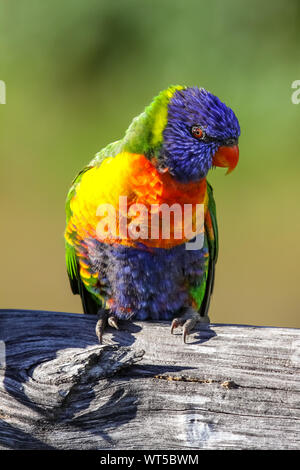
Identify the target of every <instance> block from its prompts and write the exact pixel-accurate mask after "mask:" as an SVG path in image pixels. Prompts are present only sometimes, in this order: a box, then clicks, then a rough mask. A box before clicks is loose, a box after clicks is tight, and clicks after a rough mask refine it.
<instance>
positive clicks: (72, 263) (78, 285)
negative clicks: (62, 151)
mask: <svg viewBox="0 0 300 470" xmlns="http://www.w3.org/2000/svg"><path fill="white" fill-rule="evenodd" d="M90 168H91V166H87V167H85V168H84V169H83V170H81V171H80V173H79V174H78V175H77V176H76V178H75V179H74V181H73V183H72V186H71V188H70V190H69V192H68V195H67V200H66V224H68V222H69V219H70V217H71V215H72V211H71V208H70V203H71V200H72V198H73V197H74V196H75V194H76V187H77V185H78V184H79V183H80V180H81V177H82V175H83V174H84V173H85V172H86V171H88V170H89V169H90ZM65 250H66V266H67V273H68V277H69V281H70V286H71V289H72V292H73V294H79V295H80V297H81V301H82V307H83V311H84V313H97V310H98V308H99V305H98V304H97V302H96V300H95V298H94V296H92V295H91V294H90V293H89V292H88V290H87V289H86V287H85V286H84V284H83V282H82V280H81V278H80V274H79V265H78V260H77V256H76V250H75V248H74V246H72V245H71V244H70V243H68V242H67V241H65Z"/></svg>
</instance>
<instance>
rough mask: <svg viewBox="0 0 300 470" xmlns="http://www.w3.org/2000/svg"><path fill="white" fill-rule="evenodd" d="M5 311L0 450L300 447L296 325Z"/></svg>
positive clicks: (0, 331)
mask: <svg viewBox="0 0 300 470" xmlns="http://www.w3.org/2000/svg"><path fill="white" fill-rule="evenodd" d="M95 324H96V318H95V317H94V316H89V315H78V314H68V313H58V312H43V311H21V310H18V311H17V310H1V311H0V363H1V364H0V365H1V370H0V372H1V374H0V448H1V449H105V450H108V449H149V450H150V449H156V450H157V449H159V450H163V449H170V450H173V449H181V450H183V449H299V447H300V421H299V419H300V400H299V398H300V379H299V365H300V353H299V350H300V349H299V346H300V330H298V329H290V328H269V327H257V326H245V325H221V324H210V325H209V326H206V327H204V326H202V327H201V329H197V330H195V332H193V333H192V335H191V336H190V337H189V342H188V344H183V342H182V336H181V334H180V331H178V332H177V330H176V334H174V335H171V334H170V324H169V323H167V322H136V323H129V322H124V323H123V324H122V330H120V331H117V330H112V329H111V328H108V330H107V332H106V333H105V334H104V344H103V345H102V346H100V345H99V344H98V343H97V338H96V335H95Z"/></svg>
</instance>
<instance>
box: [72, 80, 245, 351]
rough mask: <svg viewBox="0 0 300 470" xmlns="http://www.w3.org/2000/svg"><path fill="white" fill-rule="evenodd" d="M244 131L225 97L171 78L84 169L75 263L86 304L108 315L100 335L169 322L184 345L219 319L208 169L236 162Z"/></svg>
mask: <svg viewBox="0 0 300 470" xmlns="http://www.w3.org/2000/svg"><path fill="white" fill-rule="evenodd" d="M239 136H240V125H239V121H238V119H237V117H236V115H235V113H234V111H233V110H232V109H231V108H230V107H228V106H227V105H226V104H225V103H224V102H222V101H221V100H220V99H219V98H218V97H217V96H216V95H214V94H212V93H211V92H210V91H208V90H206V89H205V88H202V87H199V86H191V87H189V86H183V85H171V86H169V87H168V88H166V89H164V90H163V91H161V92H160V93H159V94H158V95H156V96H155V97H154V98H153V99H152V101H151V103H150V104H149V105H148V106H146V107H145V109H144V111H143V112H142V113H141V114H139V115H138V116H137V117H135V118H134V119H133V120H132V122H131V124H130V125H129V127H128V129H127V131H126V132H125V134H124V137H123V138H121V139H120V140H118V141H116V142H113V143H110V144H108V145H107V146H106V147H104V148H102V150H100V151H99V152H98V153H96V154H95V156H94V158H93V159H92V160H91V162H90V163H88V164H87V165H86V166H85V167H84V168H83V169H82V170H81V171H80V172H79V173H78V175H77V176H76V177H75V179H74V180H73V182H72V184H71V187H70V190H69V192H68V195H67V199H66V206H65V207H66V228H65V232H64V238H65V253H66V267H67V273H68V277H69V281H70V286H71V289H72V292H73V294H79V295H80V297H81V302H82V308H83V312H84V313H87V314H95V315H98V317H97V322H96V330H95V332H96V335H97V337H98V340H99V342H100V343H102V341H103V335H104V332H105V330H106V327H107V326H108V325H109V326H111V327H113V328H116V329H120V323H122V320H136V321H168V322H170V324H171V329H170V330H171V333H173V334H174V332H175V330H176V329H177V328H178V327H182V328H181V329H182V337H183V341H184V343H186V342H188V341H187V340H188V337H189V335H190V334H191V331H192V330H193V329H194V328H195V326H196V324H197V323H201V322H207V323H209V322H210V319H209V316H208V311H209V306H210V300H211V296H212V293H213V289H214V281H215V268H216V263H217V259H218V251H219V235H218V223H217V215H216V203H215V199H214V195H213V188H212V186H211V184H210V183H209V182H208V180H207V174H208V172H209V171H210V170H211V169H212V168H215V167H223V168H227V173H231V172H232V171H233V170H234V168H235V167H236V166H237V164H238V160H239V145H238V141H239ZM166 208H167V210H166V211H165V212H164V210H163V209H166ZM185 208H189V211H188V210H187V209H186V212H185ZM198 208H201V210H200V209H199V213H198V212H197V211H198ZM176 211H177V212H176ZM185 213H186V214H188V215H187V216H185ZM199 214H200V215H201V216H200V217H198V215H199ZM201 217H202V218H201ZM166 219H168V220H169V222H168V224H167V223H166V227H167V228H166V230H165V231H164V227H163V222H164V220H166ZM199 220H200V221H202V223H199V224H198V226H197V221H199ZM184 222H187V223H186V225H187V229H186V230H185V226H184ZM151 224H152V225H151ZM180 225H183V228H182V227H181V231H180ZM120 320H121V322H120ZM177 331H178V330H177Z"/></svg>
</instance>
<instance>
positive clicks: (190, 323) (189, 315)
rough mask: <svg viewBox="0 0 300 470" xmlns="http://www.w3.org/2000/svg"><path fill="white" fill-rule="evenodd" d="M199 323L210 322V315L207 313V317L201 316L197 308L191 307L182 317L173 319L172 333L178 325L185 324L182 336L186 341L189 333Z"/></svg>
mask: <svg viewBox="0 0 300 470" xmlns="http://www.w3.org/2000/svg"><path fill="white" fill-rule="evenodd" d="M197 323H210V320H209V317H208V316H207V315H206V316H205V317H201V316H200V314H199V312H197V310H194V309H193V308H192V307H190V308H189V309H187V310H186V311H185V312H184V314H183V315H182V316H181V317H178V318H174V319H173V321H172V325H171V333H172V334H173V331H174V330H175V328H177V327H178V326H183V332H182V337H183V342H184V343H186V340H187V337H188V335H189V334H190V332H191V330H192V329H193V328H194V327H195V325H196V324H197Z"/></svg>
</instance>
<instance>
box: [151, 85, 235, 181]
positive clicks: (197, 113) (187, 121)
mask: <svg viewBox="0 0 300 470" xmlns="http://www.w3.org/2000/svg"><path fill="white" fill-rule="evenodd" d="M239 135H240V126H239V122H238V120H237V118H236V116H235V114H234V112H233V111H232V109H230V108H228V107H227V106H226V105H225V104H224V103H222V102H221V101H220V100H219V98H217V97H216V96H214V95H212V94H211V93H209V92H208V91H206V90H204V89H203V88H197V87H193V88H183V89H179V90H176V91H175V92H174V94H173V96H172V98H171V99H170V101H169V103H168V117H167V123H166V126H165V128H164V130H163V142H162V147H161V152H160V157H159V160H160V163H161V165H162V166H163V167H166V168H168V169H169V171H170V173H171V174H172V175H173V176H174V178H176V179H177V180H178V181H181V182H189V181H198V180H200V179H201V178H204V177H205V176H206V174H207V172H208V171H209V169H210V168H211V167H212V166H223V167H228V168H229V170H228V171H231V170H232V169H233V168H234V167H235V166H236V164H237V161H238V146H237V142H238V137H239Z"/></svg>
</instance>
